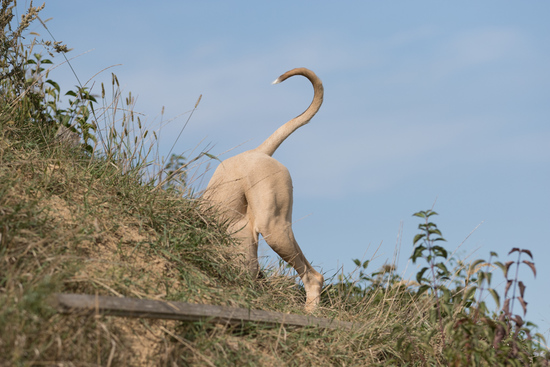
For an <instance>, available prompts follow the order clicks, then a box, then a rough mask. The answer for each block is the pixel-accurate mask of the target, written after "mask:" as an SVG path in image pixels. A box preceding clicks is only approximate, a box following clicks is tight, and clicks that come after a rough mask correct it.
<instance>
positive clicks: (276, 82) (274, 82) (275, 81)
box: [271, 78, 281, 84]
mask: <svg viewBox="0 0 550 367" xmlns="http://www.w3.org/2000/svg"><path fill="white" fill-rule="evenodd" d="M280 79H281V78H277V79H275V80H274V81H273V83H271V84H279V83H280V82H281V80H280Z"/></svg>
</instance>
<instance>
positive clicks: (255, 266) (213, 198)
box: [204, 68, 324, 311]
mask: <svg viewBox="0 0 550 367" xmlns="http://www.w3.org/2000/svg"><path fill="white" fill-rule="evenodd" d="M294 75H303V76H305V77H306V78H308V79H309V80H310V81H311V83H312V85H313V88H314V97H313V101H312V102H311V104H310V106H309V107H308V109H307V110H306V111H305V112H304V113H302V114H301V115H300V116H298V117H296V118H294V119H292V120H290V121H288V122H287V123H286V124H284V125H283V126H281V127H280V128H279V129H277V130H276V131H275V132H274V133H273V134H272V135H271V136H270V137H269V138H268V139H266V140H265V141H264V142H263V143H262V144H261V145H260V146H258V147H257V148H256V149H253V150H249V151H246V152H244V153H241V154H238V155H236V156H234V157H232V158H229V159H227V160H225V161H223V162H222V163H221V164H220V165H219V167H218V168H217V169H216V171H215V172H214V175H213V176H212V179H211V180H210V182H209V184H208V187H207V189H206V191H205V195H204V197H205V199H206V200H208V201H209V202H211V203H212V204H214V205H216V207H217V208H218V210H219V214H220V216H221V217H222V218H223V219H226V220H229V223H230V227H229V229H230V231H231V234H232V236H234V237H235V238H236V239H237V240H238V242H239V246H240V252H241V253H242V254H243V255H244V259H245V264H244V265H245V266H246V268H247V269H248V271H249V272H250V274H251V275H252V276H254V277H255V276H257V275H258V274H259V270H260V269H259V263H258V237H259V235H260V234H261V235H262V237H263V238H264V239H265V241H266V242H267V244H268V245H269V246H270V247H271V248H272V249H273V250H274V251H275V252H276V253H277V254H278V255H279V256H280V257H281V258H282V259H283V260H285V261H286V262H287V263H289V264H290V265H291V266H292V267H293V268H294V269H295V270H296V272H297V273H298V275H299V276H300V278H301V279H302V281H303V283H304V288H305V290H306V294H307V300H306V310H307V311H313V310H314V309H315V307H316V306H317V304H318V303H319V296H320V293H321V289H322V286H323V282H324V279H323V276H322V275H321V274H320V273H318V272H317V271H316V270H315V269H314V268H313V267H312V266H311V264H310V263H309V262H308V261H307V259H306V258H305V256H304V254H303V253H302V250H301V249H300V246H298V243H297V242H296V239H295V238H294V233H293V231H292V201H293V195H292V180H291V178H290V173H289V172H288V170H287V169H286V167H285V166H283V165H282V164H281V163H280V162H279V161H277V160H276V159H275V158H273V157H272V155H273V153H274V152H275V150H276V149H277V148H278V147H279V145H281V143H282V142H283V141H284V140H285V139H286V138H287V137H288V136H289V135H290V134H292V132H294V131H295V130H296V129H298V128H299V127H300V126H303V125H305V124H307V123H308V122H309V121H310V120H311V118H312V117H313V116H314V115H315V114H316V113H317V111H318V110H319V108H320V107H321V104H322V102H323V85H322V83H321V80H320V79H319V78H318V77H317V76H316V75H315V74H314V73H313V72H312V71H311V70H308V69H305V68H298V69H293V70H290V71H288V72H286V73H285V74H283V75H281V76H280V77H279V78H278V79H277V80H276V81H275V82H274V83H279V82H282V81H284V80H285V79H287V78H289V77H291V76H294Z"/></svg>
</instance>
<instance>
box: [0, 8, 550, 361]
mask: <svg viewBox="0 0 550 367" xmlns="http://www.w3.org/2000/svg"><path fill="white" fill-rule="evenodd" d="M2 4H3V5H2V10H1V11H2V13H1V16H0V26H1V27H2V29H3V31H4V33H3V34H2V35H0V37H1V38H2V39H1V41H2V43H1V47H0V51H1V55H0V72H1V73H2V78H0V97H1V98H0V366H31V365H64V366H188V365H198V366H225V365H242V366H247V365H250V366H258V365H261V366H281V365H290V366H334V365H335V366H365V365H369V366H370V365H373V366H374V365H399V366H406V365H407V366H435V365H441V366H448V365H457V366H458V365H483V366H494V365H540V366H547V365H548V350H547V349H545V348H544V347H543V345H544V344H543V343H544V339H543V338H542V337H541V336H540V335H530V334H531V331H532V325H530V324H529V323H525V324H524V323H522V322H523V320H521V319H519V318H518V315H516V314H512V313H511V312H510V308H509V307H508V306H506V305H507V304H508V305H510V304H513V302H519V299H518V297H515V298H514V297H512V296H511V294H512V293H510V294H509V293H508V292H506V293H505V294H504V295H502V299H500V297H499V296H498V294H496V292H495V291H494V290H492V288H491V277H492V272H491V271H489V270H487V269H489V268H491V267H495V266H496V268H497V269H498V268H499V267H500V268H501V269H502V270H503V271H504V273H505V274H506V275H507V274H508V269H509V268H510V266H519V265H521V266H526V265H522V264H526V263H525V262H522V261H520V257H519V256H524V257H523V259H526V258H525V256H531V254H530V253H527V251H526V250H520V249H516V250H515V251H514V252H513V254H514V255H515V254H517V255H518V259H517V261H512V262H510V263H505V264H501V263H498V262H494V261H492V260H491V259H490V260H489V261H484V260H477V261H474V262H473V263H472V264H464V263H462V262H460V261H459V260H457V259H452V258H449V257H448V255H447V251H446V250H445V248H444V247H443V246H441V245H439V243H440V242H438V241H440V240H443V239H442V234H441V232H440V231H439V229H437V226H436V225H435V224H434V223H432V222H429V221H428V220H427V218H429V217H431V216H432V215H434V214H435V213H434V212H432V211H425V212H419V213H417V214H416V215H417V216H418V217H421V218H426V223H424V224H422V223H421V224H420V225H419V230H420V233H419V235H417V236H416V237H415V239H414V244H415V250H414V253H413V256H412V258H413V260H414V261H419V262H420V261H423V262H425V264H426V266H425V270H421V272H419V274H418V276H417V279H416V280H417V281H416V282H405V281H403V279H401V278H400V277H399V276H398V275H396V269H395V268H394V267H393V266H391V265H388V266H385V267H384V268H382V269H380V270H378V271H376V272H373V273H371V272H370V271H369V269H368V261H367V262H364V263H361V262H359V261H356V263H357V265H358V269H357V271H356V272H355V273H354V274H353V275H350V274H336V275H334V276H333V277H332V278H330V275H327V274H325V277H327V278H329V279H328V282H327V286H326V287H325V290H324V292H323V295H322V302H321V306H320V308H319V309H318V311H316V314H315V316H319V317H327V318H335V319H338V320H342V321H353V322H356V323H361V324H362V325H363V327H361V328H359V329H357V330H354V331H352V332H349V331H346V330H322V329H316V328H292V327H280V326H275V327H273V326H271V327H267V326H260V325H255V324H243V325H239V326H224V325H212V324H208V323H202V322H176V321H166V320H146V319H125V318H118V317H111V316H100V315H93V316H78V315H61V314H58V313H57V312H56V310H55V309H54V308H52V306H50V304H51V303H50V301H51V297H52V295H53V294H54V293H56V292H74V293H88V294H98V295H111V296H127V297H136V298H147V299H162V300H177V301H185V302H193V303H204V304H214V305H228V306H237V307H244V308H253V309H262V310H272V311H279V312H285V313H297V314H303V305H304V301H305V292H304V291H303V289H302V287H301V286H300V285H299V283H298V282H297V279H296V277H295V276H294V275H293V274H292V272H290V271H288V269H287V268H285V267H284V266H282V267H268V268H266V269H264V273H265V274H267V277H266V278H265V279H261V280H253V279H250V278H249V277H248V276H247V275H246V274H245V273H243V272H242V271H241V270H240V269H239V268H238V267H235V266H234V265H233V260H234V259H233V258H232V256H231V253H232V252H233V251H232V247H233V246H234V244H233V242H232V240H231V239H230V238H229V237H228V236H227V234H226V231H225V226H224V223H219V222H218V221H217V218H216V217H215V216H213V215H212V214H211V212H210V211H209V210H207V209H208V208H207V207H205V204H204V203H203V202H202V201H201V200H200V198H197V197H194V196H193V195H191V192H192V191H191V190H190V188H189V187H188V186H186V183H187V179H188V177H187V172H186V168H188V166H187V165H188V164H189V163H190V162H193V161H194V160H195V159H198V158H199V157H201V156H205V155H206V156H209V154H208V153H207V152H205V153H201V154H199V155H198V156H197V158H193V159H184V157H182V156H180V155H174V156H172V157H171V158H170V160H169V162H165V161H163V160H162V159H159V157H158V139H157V137H158V136H157V133H158V131H153V130H151V132H149V130H148V129H147V128H146V126H145V124H142V122H141V120H140V118H139V117H138V115H137V114H135V113H134V112H133V107H134V101H133V99H132V97H131V95H129V96H128V97H127V98H123V97H122V95H121V93H120V90H119V89H118V80H117V78H116V76H114V75H113V76H112V84H111V91H112V93H111V97H110V98H111V99H110V100H107V97H106V96H105V95H106V94H105V93H104V92H103V91H104V90H105V87H104V86H103V85H102V93H101V96H97V97H96V96H93V95H92V94H91V91H90V90H89V89H87V87H86V86H80V87H78V88H77V89H76V90H75V91H72V92H71V93H69V94H68V95H69V101H70V104H69V106H68V107H62V106H61V104H60V93H61V88H60V86H59V85H57V83H55V82H54V81H51V80H49V79H48V78H47V72H48V71H47V68H46V67H47V66H48V65H51V64H50V61H49V60H48V59H46V58H44V57H42V56H41V55H38V56H36V55H33V52H31V51H30V48H34V47H36V48H38V46H42V47H45V52H46V53H47V52H51V53H52V55H54V54H59V53H60V52H66V51H67V48H66V47H65V46H63V45H60V44H58V45H48V44H44V43H42V44H40V43H36V41H35V42H33V43H31V45H30V46H29V45H27V46H23V45H22V43H21V38H20V37H21V34H23V33H24V31H25V28H26V26H28V24H30V23H29V22H32V21H34V20H35V19H34V18H35V15H36V14H37V12H38V11H39V9H34V8H31V9H29V12H28V13H27V14H26V15H25V18H24V19H27V20H28V22H25V21H23V22H21V23H20V26H19V27H15V26H13V27H12V28H13V29H10V27H9V25H10V24H12V25H13V24H14V23H13V19H12V18H11V14H12V13H11V9H10V6H11V5H13V3H12V2H11V1H4V2H3V3H2ZM58 57H59V56H58ZM37 75H39V76H41V77H39V78H38V77H36V76H37ZM99 97H101V100H100V101H99V102H98V101H97V99H98V98H99ZM197 103H198V102H197ZM195 107H196V106H195ZM60 126H65V127H66V128H67V129H69V130H70V131H73V132H74V133H75V134H78V136H79V137H80V139H81V142H82V144H78V145H71V144H69V143H64V142H62V141H60V140H59V138H57V137H56V133H57V131H58V129H59V127H60ZM101 127H102V128H101ZM186 162H187V163H186ZM495 256H496V254H495ZM527 259H528V258H527ZM451 260H452V261H453V264H455V265H454V266H452V268H450V269H449V267H450V266H449V264H450V261H451ZM488 264H490V265H488ZM529 266H530V267H531V266H532V269H533V268H534V264H531V265H529ZM533 270H534V269H533ZM506 278H507V279H508V278H509V277H508V276H506ZM509 281H510V282H511V283H510V284H511V286H512V287H511V289H515V288H514V287H519V288H521V285H520V283H521V280H518V279H515V278H510V279H509ZM521 284H522V283H521ZM484 292H485V293H484ZM510 292H511V291H510ZM518 292H519V291H518ZM522 293H523V292H521V294H520V296H521V297H523V294H522ZM482 294H490V295H493V296H494V297H496V298H497V301H499V302H500V304H502V307H501V308H499V309H498V310H489V309H488V308H487V306H486V304H485V303H484V302H483V297H481V295H482ZM518 294H519V293H518ZM518 307H519V306H518ZM530 337H533V339H530Z"/></svg>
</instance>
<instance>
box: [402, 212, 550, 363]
mask: <svg viewBox="0 0 550 367" xmlns="http://www.w3.org/2000/svg"><path fill="white" fill-rule="evenodd" d="M434 215H437V213H436V212H434V211H433V210H427V211H420V212H418V213H415V214H414V216H416V217H420V218H423V219H424V223H421V224H419V226H418V228H419V229H420V230H421V232H420V233H419V234H417V235H416V236H415V237H414V240H413V245H414V251H413V254H412V256H411V259H412V261H413V262H416V261H418V260H420V259H422V260H424V261H425V262H426V263H427V266H424V267H422V268H421V269H420V271H419V272H418V273H417V274H416V281H417V283H418V286H417V287H416V297H417V298H423V299H433V303H432V304H431V306H430V307H428V308H427V309H425V311H424V312H425V313H426V315H427V319H426V321H427V323H426V324H425V328H423V329H425V330H422V331H421V334H420V335H418V334H417V336H418V338H417V339H416V338H413V339H411V338H409V337H403V338H401V339H400V340H399V341H398V346H399V347H402V348H403V349H404V350H405V351H408V352H407V353H411V356H414V358H417V357H418V353H416V352H413V351H414V350H417V349H418V348H419V347H420V349H422V350H424V351H425V353H424V354H423V355H422V356H421V358H422V359H423V361H424V362H425V363H428V364H431V363H436V364H442V365H487V366H495V365H517V366H524V365H540V366H546V365H548V358H547V356H546V357H545V354H546V353H547V351H546V350H545V349H544V348H543V347H541V346H542V345H544V342H545V341H544V337H543V336H542V335H541V334H538V333H537V334H536V335H535V338H534V339H536V341H534V340H533V338H532V336H531V334H532V332H531V328H532V327H534V325H533V324H532V323H529V322H527V323H526V322H524V321H523V319H522V318H521V316H519V315H514V314H513V312H512V310H513V304H514V300H517V301H518V302H519V303H520V304H521V305H522V308H523V313H524V315H525V313H526V312H527V308H526V307H527V303H526V302H525V300H524V292H525V288H526V287H525V285H524V283H523V282H522V281H520V280H519V279H518V272H517V269H518V267H519V265H520V264H525V265H526V266H528V267H529V268H530V269H531V270H532V271H533V274H534V275H536V268H535V264H534V263H533V262H532V261H528V260H523V261H522V262H521V263H520V257H521V254H527V255H528V256H530V257H531V259H532V254H531V252H530V251H529V250H524V249H519V248H514V249H512V250H511V251H510V253H509V255H511V254H513V253H516V252H517V253H518V259H517V261H508V262H506V263H505V264H502V263H500V262H494V263H493V262H492V258H493V257H497V256H498V255H497V254H496V253H495V252H491V257H490V259H489V261H485V260H483V259H478V260H475V261H473V262H472V263H470V264H469V265H468V266H467V265H465V264H464V263H462V262H460V261H458V263H457V266H456V267H455V268H453V269H449V268H448V264H449V263H450V261H449V260H450V259H449V258H448V257H449V256H448V252H447V250H446V249H445V248H444V247H443V246H442V245H440V243H441V242H444V241H445V239H444V238H443V236H442V233H441V231H440V230H439V229H438V228H437V225H436V224H435V223H434V222H433V221H431V217H432V216H434ZM513 265H516V274H515V277H514V278H509V269H510V267H511V266H513ZM497 267H498V268H500V269H501V270H502V271H503V274H504V277H505V278H506V288H505V291H504V304H503V306H502V309H501V310H500V314H499V315H498V316H495V315H496V314H495V313H491V312H490V310H489V308H488V306H487V304H486V302H485V298H484V292H488V293H489V294H490V295H491V296H492V299H493V301H494V303H495V304H496V305H497V307H500V296H499V294H498V292H497V291H496V290H495V289H494V288H492V287H491V282H492V278H493V269H495V268H497ZM510 289H513V293H512V296H511V297H510V293H509V291H510ZM516 289H518V290H519V295H518V296H516V293H515V291H516ZM476 296H477V297H476ZM419 331H420V330H414V331H413V330H409V332H410V333H417V332H419ZM411 340H412V341H413V342H411ZM406 355H407V354H406V353H405V356H406Z"/></svg>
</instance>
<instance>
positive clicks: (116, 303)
mask: <svg viewBox="0 0 550 367" xmlns="http://www.w3.org/2000/svg"><path fill="white" fill-rule="evenodd" d="M54 303H55V306H56V308H57V309H58V310H59V312H61V313H77V314H79V313H80V314H103V315H112V316H123V317H136V318H151V319H171V320H182V321H207V322H213V323H219V324H242V323H243V322H254V323H260V324H272V325H273V324H280V325H287V326H300V327H305V326H315V327H319V328H328V329H348V330H350V329H353V328H358V326H359V324H356V323H351V322H346V321H338V320H331V319H326V318H319V317H313V316H304V315H293V314H285V313H281V312H272V311H261V310H252V309H246V308H237V307H226V306H214V305H202V304H193V303H184V302H171V301H156V300H146V299H138V298H127V297H110V296H94V295H88V294H56V297H55V301H54Z"/></svg>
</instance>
